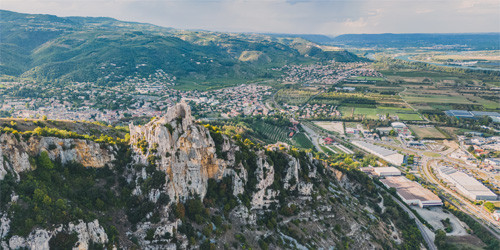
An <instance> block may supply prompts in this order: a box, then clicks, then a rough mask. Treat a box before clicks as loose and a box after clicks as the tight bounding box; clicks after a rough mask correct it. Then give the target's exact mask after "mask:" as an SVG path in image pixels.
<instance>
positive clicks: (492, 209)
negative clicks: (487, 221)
mask: <svg viewBox="0 0 500 250" xmlns="http://www.w3.org/2000/svg"><path fill="white" fill-rule="evenodd" d="M484 207H485V208H486V209H488V211H490V213H493V212H495V210H496V207H495V204H493V203H491V202H489V201H488V202H486V203H484Z"/></svg>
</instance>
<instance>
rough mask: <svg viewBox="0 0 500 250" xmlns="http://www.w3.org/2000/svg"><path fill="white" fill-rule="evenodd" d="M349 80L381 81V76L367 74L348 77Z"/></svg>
mask: <svg viewBox="0 0 500 250" xmlns="http://www.w3.org/2000/svg"><path fill="white" fill-rule="evenodd" d="M349 79H350V80H358V81H383V80H384V78H382V77H367V76H354V77H351V78H349Z"/></svg>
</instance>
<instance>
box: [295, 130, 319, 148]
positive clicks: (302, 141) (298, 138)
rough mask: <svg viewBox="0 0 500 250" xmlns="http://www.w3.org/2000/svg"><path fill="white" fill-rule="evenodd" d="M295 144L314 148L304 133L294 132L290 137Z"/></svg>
mask: <svg viewBox="0 0 500 250" xmlns="http://www.w3.org/2000/svg"><path fill="white" fill-rule="evenodd" d="M292 140H293V141H294V142H295V144H296V145H297V146H298V147H300V148H314V145H313V143H312V142H311V140H309V138H307V136H306V135H305V134H304V133H298V134H296V135H295V136H294V137H293V139H292Z"/></svg>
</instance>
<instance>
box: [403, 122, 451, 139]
mask: <svg viewBox="0 0 500 250" xmlns="http://www.w3.org/2000/svg"><path fill="white" fill-rule="evenodd" d="M408 127H409V128H410V129H411V131H413V133H415V135H416V136H417V137H419V138H421V139H429V140H433V139H437V140H439V139H448V136H446V135H444V134H443V133H442V132H441V131H439V130H438V129H437V128H436V127H433V126H430V127H429V126H418V125H409V126H408Z"/></svg>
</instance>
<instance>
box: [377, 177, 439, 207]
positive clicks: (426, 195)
mask: <svg viewBox="0 0 500 250" xmlns="http://www.w3.org/2000/svg"><path fill="white" fill-rule="evenodd" d="M380 181H381V182H382V183H384V184H385V185H386V186H389V187H393V188H396V190H397V192H398V193H399V195H401V196H402V197H403V198H404V199H405V200H420V201H438V200H439V201H440V200H441V199H439V197H438V196H437V195H435V194H434V193H433V192H431V191H430V190H428V189H426V188H424V187H422V186H421V185H420V184H418V183H416V182H414V181H410V180H408V179H407V178H406V177H403V176H394V177H392V176H391V177H386V178H385V179H382V180H380Z"/></svg>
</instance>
